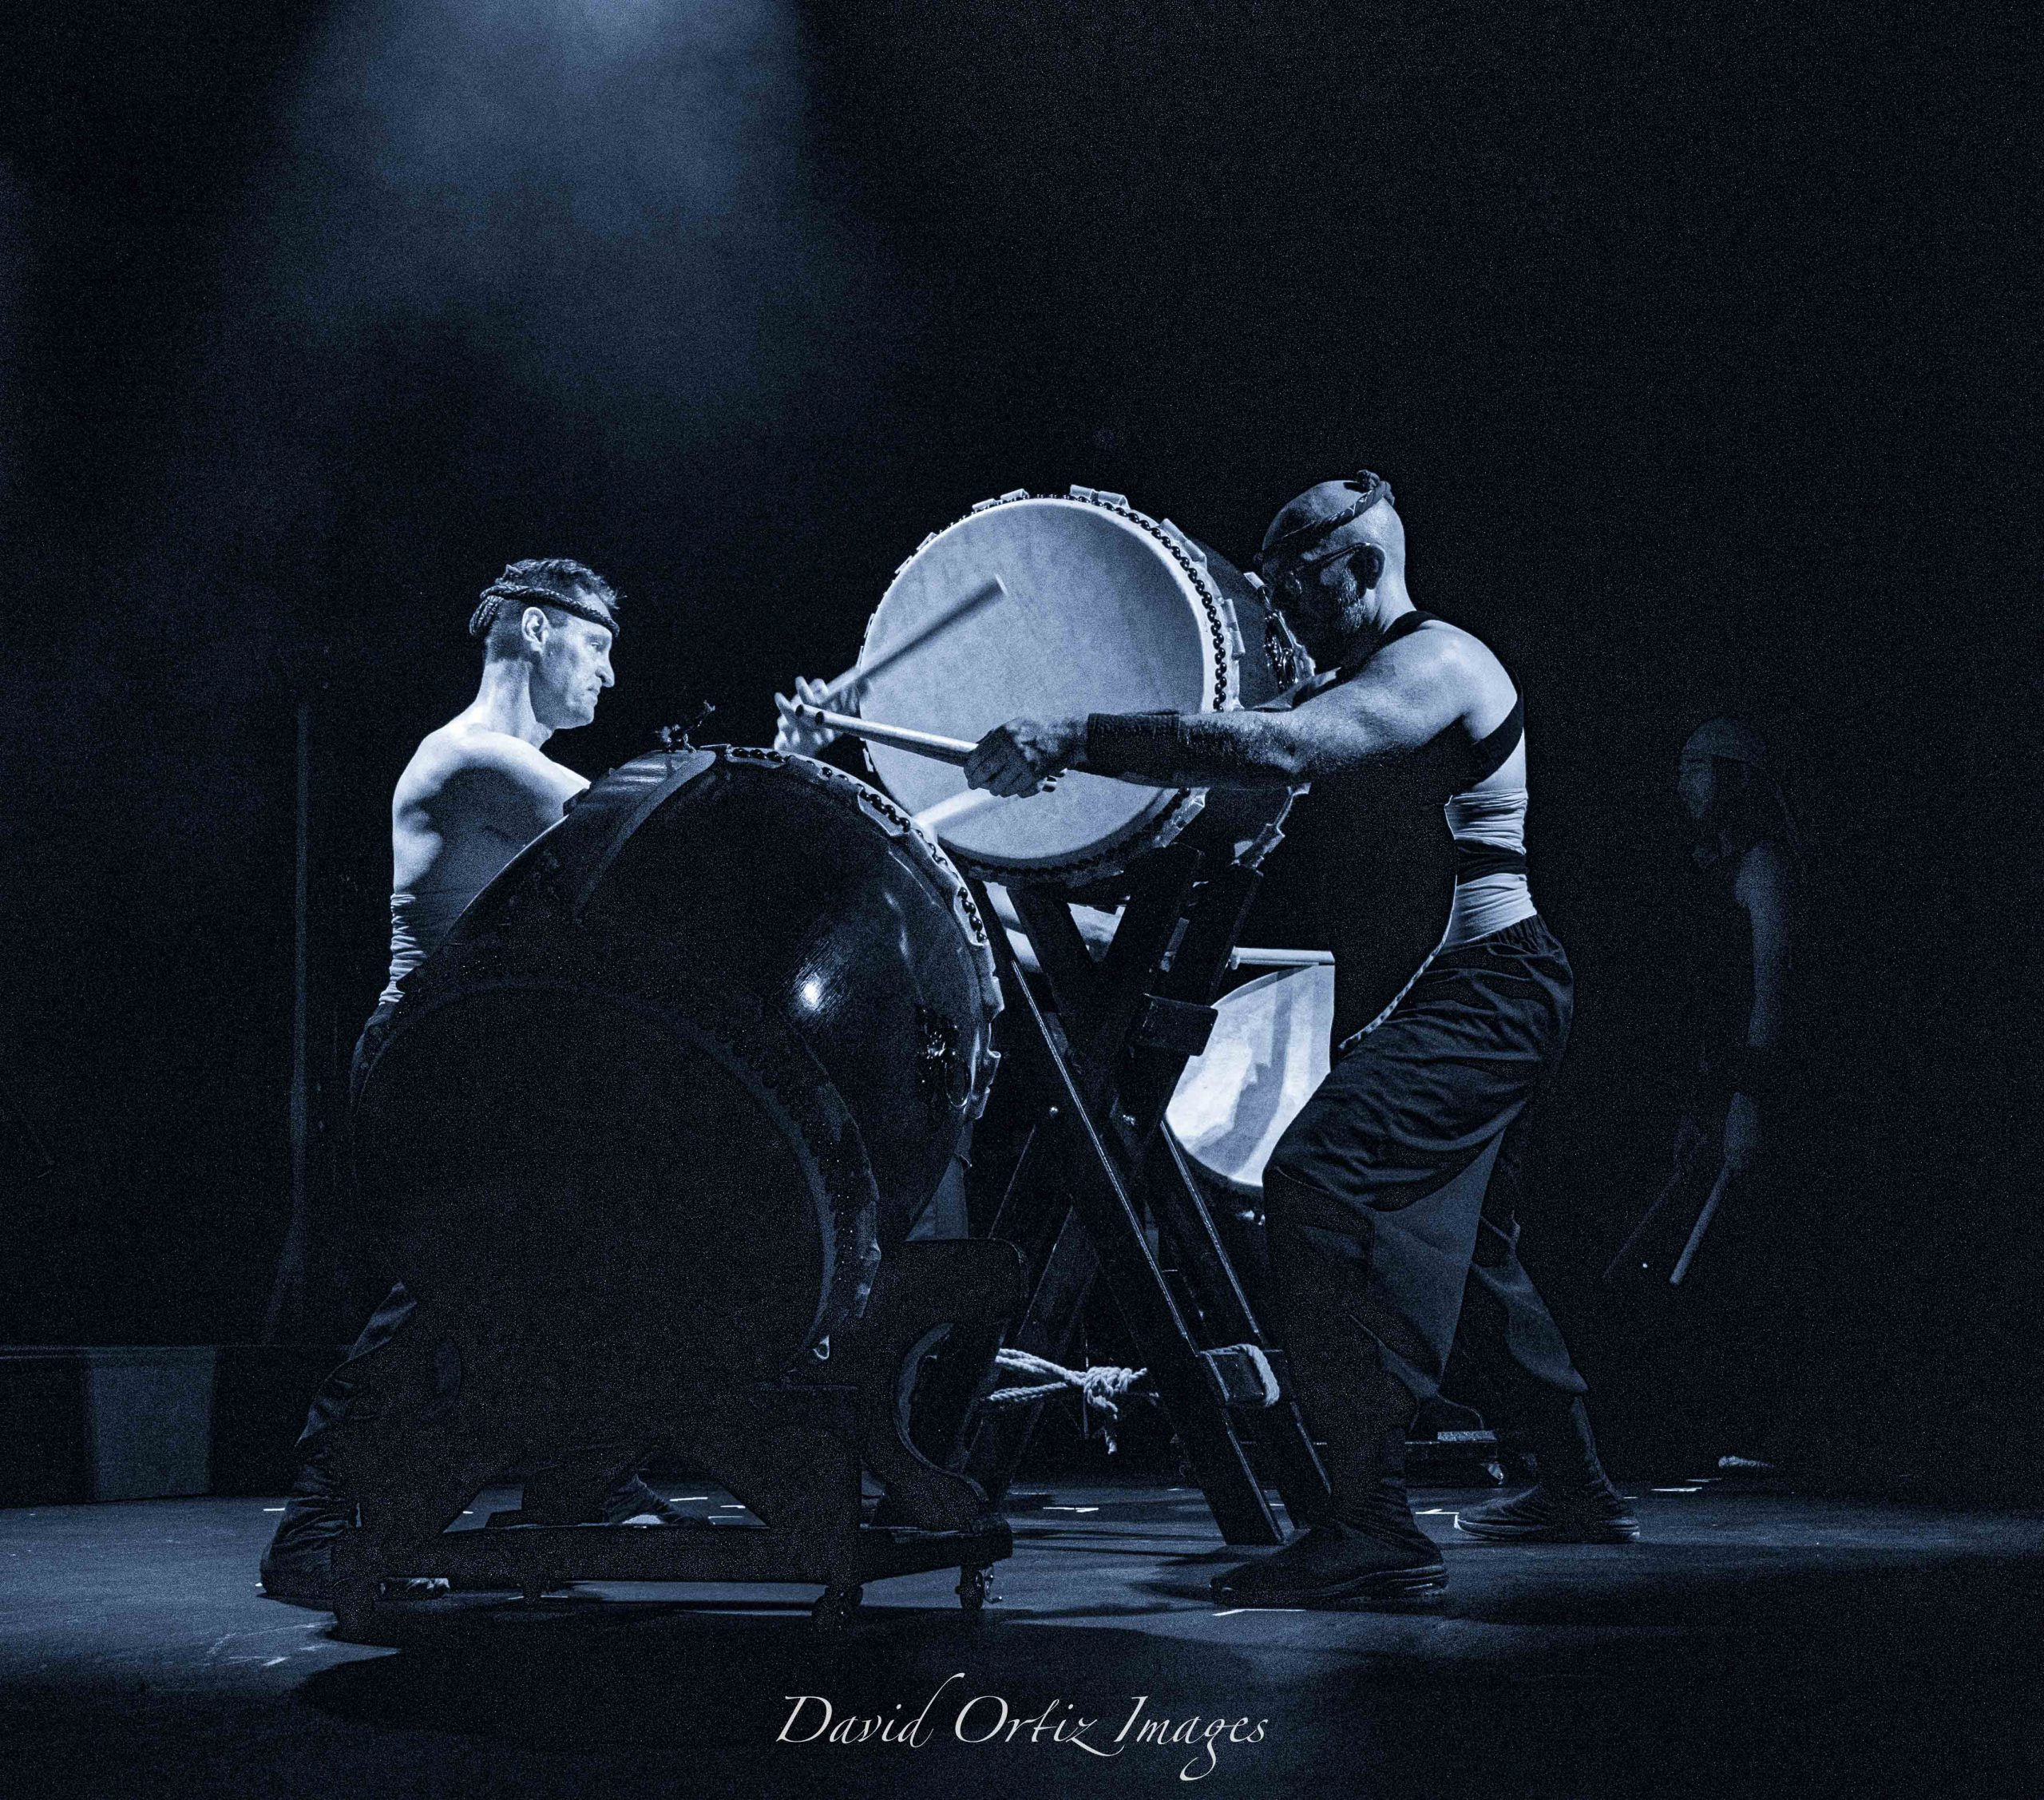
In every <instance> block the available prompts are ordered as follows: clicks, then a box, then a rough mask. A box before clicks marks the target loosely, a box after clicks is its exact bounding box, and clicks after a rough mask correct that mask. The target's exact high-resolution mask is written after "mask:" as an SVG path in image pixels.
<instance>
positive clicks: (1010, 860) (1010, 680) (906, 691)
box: [860, 489, 1296, 887]
mask: <svg viewBox="0 0 2044 1800" xmlns="http://www.w3.org/2000/svg"><path fill="white" fill-rule="evenodd" d="M988 581H998V582H999V584H1000V590H1001V592H1000V598H999V599H998V600H997V601H995V602H994V603H993V604H992V605H981V606H978V607H976V608H972V609H970V610H969V611H966V612H964V613H961V616H960V617H958V618H957V622H956V623H954V624H949V625H948V626H947V627H946V628H944V629H942V630H941V631H940V632H937V633H936V634H935V635H933V636H929V638H928V640H927V641H925V642H922V643H921V644H918V645H917V648H915V650H914V651H913V654H910V655H907V656H902V657H901V658H899V659H898V660H891V661H889V660H887V656H888V652H889V650H890V649H891V648H893V647H895V646H897V645H901V644H905V643H907V642H909V641H910V640H913V639H915V638H916V637H917V635H918V634H919V633H920V632H923V631H925V629H927V628H929V626H930V625H931V624H933V622H935V621H937V620H941V619H943V618H944V617H945V615H947V614H948V613H951V612H953V610H955V609H960V608H961V605H962V604H963V603H964V602H965V601H966V600H967V599H968V597H969V596H970V595H972V593H975V592H976V591H977V590H979V589H981V588H982V587H983V586H984V585H985V584H986V583H988ZM1292 656H1293V646H1292V645H1291V643H1290V640H1289V634H1286V633H1285V632H1284V631H1283V629H1282V628H1281V626H1280V625H1278V624H1277V623H1276V620H1275V615H1274V613H1271V612H1270V609H1268V608H1267V607H1266V605H1265V604H1264V602H1263V601H1262V597H1261V596H1260V595H1259V594H1258V593H1257V591H1256V590H1255V589H1254V588H1253V587H1252V586H1251V585H1250V584H1249V583H1248V582H1247V581H1246V580H1245V579H1244V578H1243V577H1242V575H1241V574H1240V573H1238V571H1236V570H1235V569H1234V568H1233V567H1231V566H1230V565H1228V564H1226V562H1224V561H1222V559H1221V558H1219V557H1216V556H1214V554H1213V553H1211V552H1210V551H1208V550H1206V549H1205V548H1204V547H1203V546H1202V545H1198V544H1197V543H1195V542H1194V541H1193V540H1192V539H1190V538H1189V537H1186V536H1185V535H1184V534H1183V533H1181V532H1179V531H1178V529H1176V528H1175V527H1174V526H1172V525H1169V524H1168V523H1160V522H1159V521H1156V520H1155V519H1152V518H1150V517H1147V515H1146V514H1144V513H1139V512H1137V511H1136V510H1135V509H1134V508H1132V507H1131V506H1129V505H1128V504H1127V502H1125V501H1123V500H1121V499H1120V498H1119V497H1116V496H1112V495H1102V494H1095V493H1093V492H1091V490H1084V489H1076V490H1074V491H1073V493H1072V495H1070V496H1068V497H1061V498H1057V497H1048V496H1043V497H1039V496H1032V495H1029V494H1010V495H1008V496H1005V497H1004V498H1001V499H1000V500H997V501H991V502H986V503H985V504H984V505H982V506H977V507H975V508H974V509H972V512H971V513H969V514H968V515H967V516H966V517H964V518H962V519H961V520H959V521H957V523H956V524H954V525H950V526H949V527H948V528H947V529H945V530H943V531H941V532H938V533H935V534H934V535H933V536H932V537H929V538H928V539H927V540H925V542H924V543H923V545H922V546H921V548H920V549H918V550H917V552H916V553H915V554H914V555H913V557H910V558H909V560H908V561H906V562H905V563H903V564H902V565H901V568H900V569H898V570H897V571H896V573H895V576H894V579H893V581H892V583H890V585H889V587H888V589H887V592H886V593H885V595H884V596H883V597H882V598H881V603H880V605H879V607H878V609H877V610H876V611H875V613H873V618H872V620H871V621H870V622H869V624H868V626H867V629H866V642H865V644H864V646H863V648H862V651H861V653H860V662H861V664H862V666H866V665H881V664H884V666H883V667H881V668H880V669H879V672H877V673H876V675H875V676H873V680H871V681H870V682H869V684H867V686H866V688H865V690H864V692H863V694H862V698H861V703H860V705H861V710H862V712H864V714H865V715H866V716H867V717H868V718H870V719H874V720H885V721H887V722H889V723H892V724H901V725H906V726H909V727H912V728H915V729H918V730H921V731H933V732H936V733H938V734H940V735H944V736H947V737H953V738H963V739H978V738H980V736H982V735H984V734H985V733H986V732H987V731H990V730H992V728H994V727H995V726H996V725H999V724H1003V723H1004V722H1005V721H1007V720H1010V719H1012V718H1016V717H1018V716H1032V717H1038V718H1044V717H1049V718H1059V717H1069V716H1075V715H1079V714H1084V713H1089V712H1152V711H1160V710H1163V711H1171V712H1213V711H1215V710H1217V709H1220V708H1227V707H1234V706H1238V705H1251V706H1253V705H1256V704H1259V703H1261V702H1262V701H1263V700H1268V699H1270V698H1271V697H1273V696H1274V695H1276V694H1278V692H1281V691H1282V690H1283V689H1284V688H1285V687H1287V686H1289V684H1290V683H1291V681H1292V680H1293V679H1295V677H1296V671H1295V669H1294V668H1293V664H1292V662H1291V658H1292ZM867 755H868V757H869V760H870V762H871V764H872V767H873V771H874V774H875V775H876V776H877V778H878V779H879V780H880V782H881V784H882V785H883V786H885V787H886V789H887V790H888V791H889V793H891V794H892V795H894V797H895V798H896V799H897V800H899V801H900V802H901V804H902V805H903V806H904V807H906V808H907V809H908V810H909V811H911V812H921V811H925V810H927V809H929V808H930V807H937V806H939V805H941V804H942V803H945V802H949V801H953V800H955V799H956V798H957V796H958V795H960V793H961V790H962V789H963V788H964V786H965V776H964V775H963V773H962V772H961V771H960V770H958V769H957V768H955V767H950V766H949V765H947V764H945V763H938V762H934V761H932V760H930V759H927V758H925V757H921V756H918V755H915V754H914V753H913V752H912V751H906V750H902V749H898V748H895V747H889V746H887V745H883V744H877V743H875V744H869V746H868V748H867ZM1202 799H1203V796H1202V795H1201V794H1200V793H1198V791H1178V790H1171V789H1164V788H1155V787H1138V786H1134V785H1131V784H1130V783H1124V782H1118V781H1111V780H1107V779H1104V778H1103V777H1101V776H1098V775H1087V774H1083V773H1074V774H1070V775H1066V776H1064V778H1063V779H1061V780H1060V782H1059V783H1058V784H1057V785H1056V787H1054V788H1052V789H1049V790H1047V791H1044V792H1041V793H1038V794H1035V795H1028V796H1027V797H1024V798H1011V799H1003V800H996V801H992V802H991V803H988V804H986V805H984V806H980V807H976V808H973V809H969V810H966V811H961V812H958V813H956V814H955V815H953V816H951V817H949V818H947V819H946V820H945V823H943V824H942V825H941V826H940V827H938V831H939V835H940V836H941V839H942V841H943V843H944V846H945V849H946V850H949V852H950V853H951V854H952V855H953V856H954V857H955V858H957V860H958V861H959V862H960V863H961V864H962V865H963V866H965V868H967V869H968V870H971V871H972V872H973V873H975V874H979V875H981V876H983V877H984V878H988V879H991V880H995V881H1001V882H1015V881H1023V882H1036V883H1042V884H1050V885H1057V886H1068V887H1078V886H1084V885H1087V884H1089V883H1092V882H1098V881H1099V880H1101V879H1102V878H1107V877H1111V876H1112V875H1114V874H1116V873H1118V872H1119V870H1121V869H1123V867H1125V866H1127V863H1128V862H1130V861H1131V860H1132V859H1133V858H1135V857H1136V856H1138V855H1140V854H1142V853H1143V851H1145V850H1151V849H1154V848H1156V847H1159V846H1161V845H1163V844H1164V843H1169V842H1170V841H1171V839H1173V838H1174V837H1175V836H1176V835H1178V833H1179V832H1181V831H1183V830H1184V829H1185V827H1186V826H1187V825H1188V824H1189V823H1190V822H1191V821H1192V819H1194V816H1195V815H1197V814H1198V811H1199V810H1200V807H1201V805H1202ZM1278 810H1279V811H1281V810H1282V809H1281V807H1279V808H1278Z"/></svg>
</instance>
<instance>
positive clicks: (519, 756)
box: [390, 713, 589, 894]
mask: <svg viewBox="0 0 2044 1800" xmlns="http://www.w3.org/2000/svg"><path fill="white" fill-rule="evenodd" d="M588 785H589V784H588V782H586V781H585V780H584V779H582V777H581V776H580V775H577V774H576V772H575V771H573V770H572V769H568V768H564V767H562V766H561V764H560V763H557V762H555V761H554V760H553V759H552V758H551V757H549V756H547V755H545V754H544V753H543V752H542V751H541V750H539V749H538V748H537V746H535V745H533V744H529V743H526V742H525V739H523V738H517V737H513V736H512V735H510V734H509V732H505V731H494V730H492V729H491V728H489V727H488V726H486V725H485V724H481V722H480V721H478V720H476V719H474V718H473V717H472V716H470V715H469V714H467V713H464V714H462V715H461V716H460V717H459V718H457V719H454V720H451V721H450V723H448V724H445V725H442V727H441V728H440V729H439V730H438V731H432V732H429V733H428V734H427V735H426V739H425V740H424V741H423V742H422V743H421V744H420V745H419V747H418V749H417V750H416V751H414V752H413V754H412V759H411V760H410V762H409V763H406V765H405V772H404V773H403V774H402V775H400V776H399V777H398V790H397V792H396V793H395V794H394V795H393V796H392V797H391V801H390V852H391V861H392V866H393V867H392V880H391V886H392V887H393V888H394V889H399V890H408V891H410V892H411V893H414V894H418V893H426V892H430V891H440V890H448V889H457V888H458V889H467V890H471V891H473V890H478V889H481V887H483V886H485V884H486V883H487V882H489V880H490V878H492V877H493V876H494V875H495V874H497V871H498V870H500V869H501V868H502V867H503V866H504V865H505V863H507V862H509V861H510V860H511V858H513V857H514V856H516V855H517V854H518V852H519V851H520V850H523V849H524V848H525V846H526V845H527V844H529V843H531V842H532V841H533V839H535V838H536V837H537V836H538V835H540V833H541V832H542V831H545V829H546V828H547V827H549V825H551V824H553V823H554V821H555V820H557V819H559V818H560V817H561V811H562V809H563V808H564V807H565V806H566V805H567V803H568V801H570V800H572V799H573V798H574V797H575V796H576V795H577V794H579V793H580V792H581V791H582V790H583V789H584V788H585V787H588Z"/></svg>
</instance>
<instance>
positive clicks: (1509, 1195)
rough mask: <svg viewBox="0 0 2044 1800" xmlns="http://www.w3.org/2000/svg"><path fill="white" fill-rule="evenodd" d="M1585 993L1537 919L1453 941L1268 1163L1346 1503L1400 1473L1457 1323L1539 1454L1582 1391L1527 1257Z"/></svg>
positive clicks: (1284, 1311) (1318, 1414) (1292, 1294)
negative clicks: (1530, 1205) (1537, 1122)
mask: <svg viewBox="0 0 2044 1800" xmlns="http://www.w3.org/2000/svg"><path fill="white" fill-rule="evenodd" d="M1573 1001H1574V989H1573V982H1572V978H1571V973H1570V970H1569V965H1568V957H1567V955H1566V954H1565V953H1564V952H1563V950H1562V947H1561V946H1560V944H1559V943H1558V942H1556V941H1555V938H1554V936H1553V934H1551V932H1550V931H1549V930H1547V926H1545V925H1544V924H1543V922H1541V921H1540V919H1539V918H1537V917H1535V918H1529V919H1525V920H1523V921H1521V922H1519V923H1518V924H1516V925H1511V926H1506V927H1505V928H1504V929H1503V930H1499V931H1496V932H1493V933H1492V934H1491V935H1490V936H1489V937H1487V938H1480V939H1479V940H1478V941H1476V942H1474V943H1471V944H1465V945H1462V946H1460V947H1458V948H1456V949H1455V950H1448V951H1444V952H1443V953H1442V954H1440V955H1439V956H1437V957H1435V959H1434V961H1433V962H1432V964H1431V965H1429V966H1428V969H1427V970H1426V972H1425V973H1424V974H1423V975H1421V976H1420V978H1419V980H1418V981H1416V982H1415V983H1414V984H1413V985H1412V989H1410V991H1409V992H1408V993H1406V995H1405V996H1404V998H1403V999H1402V1000H1400V1002H1399V1004H1398V1005H1397V1007H1396V1009H1395V1010H1394V1011H1393V1012H1392V1014H1391V1016H1390V1017H1388V1019H1386V1020H1385V1021H1384V1023H1383V1024H1382V1025H1379V1026H1378V1027H1377V1029H1376V1030H1374V1031H1373V1032H1372V1033H1369V1035H1368V1036H1367V1037H1364V1038H1362V1039H1361V1041H1360V1042H1359V1043H1358V1044H1357V1045H1356V1047H1355V1048H1354V1049H1352V1050H1350V1051H1349V1053H1347V1054H1346V1055H1345V1056H1342V1057H1341V1058H1340V1060H1339V1061H1337V1063H1336V1064H1335V1065H1334V1068H1333V1070H1332V1071H1331V1072H1329V1076H1328V1077H1327V1079H1326V1080H1325V1081H1324V1082H1322V1083H1321V1085H1320V1087H1319V1088H1318V1089H1317V1091H1316V1092H1315V1093H1314V1094H1313V1098H1312V1099H1311V1100H1309V1101H1308V1102H1307V1103H1306V1105H1305V1110H1304V1111H1303V1112H1301V1113H1300V1115H1299V1116H1298V1117H1297V1119H1296V1120H1294V1121H1293V1124H1292V1125H1291V1127H1290V1128H1289V1130H1288V1131H1287V1132H1285V1136H1283V1137H1282V1138H1281V1140H1279V1142H1278V1148H1277V1149H1276V1151H1275V1152H1274V1153H1273V1155H1272V1156H1271V1159H1270V1166H1269V1168H1267V1169H1266V1172H1265V1176H1264V1198H1265V1204H1266V1211H1267V1215H1268V1219H1269V1241H1270V1272H1271V1285H1272V1298H1273V1300H1274V1311H1275V1314H1276V1319H1275V1323H1276V1325H1277V1326H1278V1334H1279V1337H1280V1340H1281V1342H1282V1343H1283V1344H1284V1346H1285V1350H1286V1352H1287V1354H1288V1355H1289V1358H1290V1361H1291V1365H1292V1370H1293V1379H1294V1382H1295V1385H1296V1386H1297V1393H1298V1398H1299V1400H1300V1402H1301V1405H1302V1406H1303V1407H1304V1409H1305V1414H1306V1418H1307V1421H1308V1422H1309V1425H1311V1426H1312V1427H1313V1433H1314V1435H1315V1436H1316V1437H1319V1438H1321V1439H1322V1440H1324V1441H1325V1458H1326V1461H1327V1465H1328V1475H1329V1482H1330V1484H1331V1486H1332V1489H1333V1505H1334V1509H1335V1510H1336V1512H1337V1513H1340V1511H1341V1509H1342V1508H1343V1507H1344V1505H1351V1506H1353V1505H1360V1504H1361V1502H1362V1501H1364V1500H1365V1498H1366V1497H1368V1496H1369V1495H1370V1494H1371V1493H1373V1492H1374V1491H1376V1490H1377V1488H1378V1486H1379V1485H1380V1483H1381V1482H1382V1481H1384V1480H1385V1479H1387V1478H1388V1477H1396V1476H1397V1475H1399V1474H1400V1473H1401V1471H1402V1466H1403V1453H1404V1437H1405V1431H1406V1427H1407V1425H1408V1422H1409V1421H1410V1419H1411V1417H1412V1411H1413V1409H1414V1408H1415V1406H1416V1405H1417V1404H1418V1402H1420V1400H1422V1399H1425V1398H1431V1397H1432V1395H1433V1394H1435V1393H1436V1391H1437V1390H1438V1389H1439V1386H1440V1378H1441V1373H1442V1370H1444V1368H1445V1366H1446V1365H1447V1362H1448V1351H1449V1349H1450V1347H1451V1346H1452V1345H1453V1344H1454V1343H1455V1342H1456V1339H1457V1336H1458V1328H1459V1332H1460V1340H1461V1342H1462V1346H1463V1349H1464V1352H1465V1354H1468V1355H1469V1356H1470V1357H1471V1358H1472V1360H1473V1362H1475V1364H1476V1367H1477V1368H1478V1370H1480V1373H1481V1374H1483V1377H1484V1378H1486V1379H1487V1384H1488V1385H1489V1386H1491V1389H1492V1390H1494V1393H1495V1398H1496V1399H1497V1400H1498V1402H1499V1403H1500V1405H1501V1406H1502V1407H1503V1420H1502V1421H1501V1422H1503V1423H1504V1424H1505V1425H1507V1427H1508V1428H1510V1427H1514V1426H1515V1427H1517V1428H1518V1429H1519V1431H1520V1432H1521V1433H1523V1435H1525V1436H1526V1437H1528V1438H1529V1439H1531V1441H1533V1442H1534V1443H1535V1445H1538V1443H1539V1440H1540V1439H1541V1438H1542V1437H1543V1436H1547V1435H1551V1434H1553V1433H1555V1432H1558V1431H1561V1430H1563V1429H1565V1427H1564V1425H1563V1422H1562V1421H1563V1420H1564V1419H1565V1417H1567V1414H1568V1413H1569V1412H1570V1409H1571V1407H1572V1406H1573V1404H1574V1402H1575V1397H1576V1396H1578V1395H1579V1394H1582V1393H1583V1378H1582V1377H1581V1376H1580V1375H1579V1374H1577V1373H1576V1370H1575V1365H1574V1363H1573V1362H1571V1360H1570V1358H1569V1353H1568V1346H1567V1344H1565V1343H1564V1342H1563V1339H1562V1334H1561V1332H1560V1330H1559V1328H1558V1327H1557V1326H1556V1325H1555V1322H1554V1318H1553V1317H1552V1315H1551V1314H1550V1313H1549V1312H1548V1310H1547V1306H1545V1304H1544V1303H1543V1302H1542V1300H1541V1298H1540V1296H1539V1294H1538V1293H1537V1292H1536V1291H1535V1289H1534V1287H1533V1283H1532V1282H1531V1279H1529V1278H1528V1276H1527V1273H1526V1271H1525V1269H1524V1268H1523V1267H1522V1266H1521V1264H1520V1263H1519V1255H1518V1250H1517V1245H1518V1238H1519V1225H1518V1221H1517V1218H1516V1212H1517V1209H1518V1206H1519V1194H1520V1188H1519V1183H1520V1176H1521V1164H1522V1162H1523V1156H1524V1154H1525V1146H1526V1139H1527V1109H1528V1107H1529V1105H1530V1104H1531V1101H1532V1100H1534V1099H1535V1096H1537V1095H1538V1094H1539V1092H1540V1090H1541V1089H1542V1088H1543V1087H1545V1086H1546V1085H1547V1083H1548V1081H1549V1080H1551V1077H1552V1076H1553V1074H1554V1072H1555V1067H1556V1065H1558V1064H1559V1062H1560V1061H1561V1056H1562V1051H1563V1046H1564V1045H1565V1044H1566V1043H1567V1038H1568V1028H1569V1020H1570V1016H1571V1010H1572V1007H1573Z"/></svg>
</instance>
